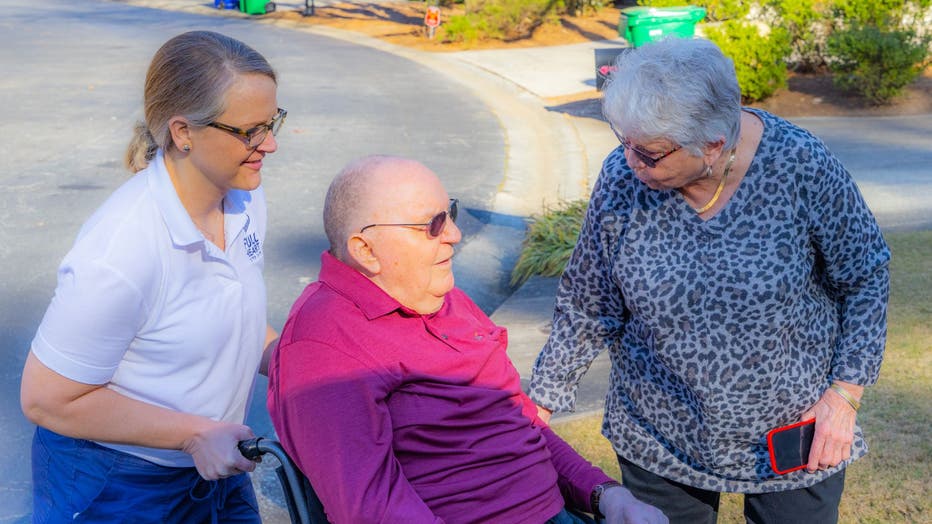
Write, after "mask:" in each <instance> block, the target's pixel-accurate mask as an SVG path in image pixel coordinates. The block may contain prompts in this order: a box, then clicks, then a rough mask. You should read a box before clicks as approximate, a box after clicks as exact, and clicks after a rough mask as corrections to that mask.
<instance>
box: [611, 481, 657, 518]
mask: <svg viewBox="0 0 932 524" xmlns="http://www.w3.org/2000/svg"><path fill="white" fill-rule="evenodd" d="M599 512H601V513H602V514H603V515H605V522H606V523H607V524H667V523H668V522H669V520H667V517H666V516H665V515H664V514H663V512H662V511H660V510H659V509H657V508H655V507H653V506H651V505H650V504H645V503H643V502H641V501H640V500H638V499H636V498H634V495H632V494H631V492H630V491H628V490H627V489H626V488H624V487H622V486H612V487H610V488H608V489H606V490H605V492H604V493H602V498H601V499H600V500H599Z"/></svg>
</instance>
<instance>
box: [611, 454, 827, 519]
mask: <svg viewBox="0 0 932 524" xmlns="http://www.w3.org/2000/svg"><path fill="white" fill-rule="evenodd" d="M618 464H619V465H620V466H621V481H622V483H623V484H624V486H625V487H626V488H628V490H630V491H631V493H632V494H634V496H635V497H637V498H638V499H639V500H641V501H642V502H646V503H648V504H652V505H654V506H656V507H658V508H660V510H661V511H663V513H664V515H666V516H667V518H668V519H670V524H715V522H716V521H717V520H718V502H719V498H720V495H721V494H720V493H718V492H717V491H707V490H704V489H699V488H694V487H691V486H686V485H684V484H680V483H678V482H674V481H672V480H667V479H665V478H663V477H661V476H659V475H655V474H653V473H651V472H650V471H647V470H646V469H643V468H641V467H639V466H637V465H635V464H633V463H631V462H629V461H627V460H625V459H624V458H622V457H618ZM844 488H845V471H844V470H842V471H840V472H839V473H837V474H835V475H832V476H831V477H829V478H827V479H825V480H823V481H822V482H820V483H818V484H815V485H813V486H810V487H808V488H802V489H793V490H789V491H780V492H777V493H753V494H746V495H745V496H744V518H745V520H747V522H748V523H749V524H834V523H837V522H838V504H839V502H841V493H842V491H843V490H844Z"/></svg>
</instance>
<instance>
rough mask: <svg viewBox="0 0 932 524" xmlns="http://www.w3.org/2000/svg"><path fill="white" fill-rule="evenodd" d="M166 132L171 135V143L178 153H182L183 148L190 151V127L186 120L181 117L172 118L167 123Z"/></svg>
mask: <svg viewBox="0 0 932 524" xmlns="http://www.w3.org/2000/svg"><path fill="white" fill-rule="evenodd" d="M168 130H169V131H171V134H172V143H173V144H174V146H175V148H176V149H178V151H184V150H185V149H184V146H188V151H190V150H191V147H192V146H191V126H190V125H189V124H188V120H187V119H186V118H184V117H181V116H173V117H172V118H171V119H170V120H169V121H168Z"/></svg>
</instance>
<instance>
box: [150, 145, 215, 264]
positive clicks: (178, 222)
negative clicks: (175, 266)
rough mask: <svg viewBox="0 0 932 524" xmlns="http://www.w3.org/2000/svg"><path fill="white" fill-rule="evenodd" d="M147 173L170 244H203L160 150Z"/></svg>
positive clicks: (201, 237)
mask: <svg viewBox="0 0 932 524" xmlns="http://www.w3.org/2000/svg"><path fill="white" fill-rule="evenodd" d="M146 171H147V172H148V182H149V189H150V190H152V194H153V196H154V197H155V202H156V205H158V206H159V210H160V211H161V212H162V219H163V220H164V221H165V225H166V226H167V227H168V234H169V235H171V237H172V242H174V243H175V245H178V246H189V245H192V244H197V243H201V242H204V236H203V235H201V234H200V232H198V230H197V226H195V225H194V221H193V220H191V216H190V215H188V212H187V210H185V208H184V205H182V203H181V199H180V198H179V197H178V192H177V191H175V186H174V185H173V184H172V180H171V176H169V174H168V169H167V168H166V167H165V157H164V156H163V155H162V150H161V149H159V150H158V152H156V154H155V158H153V159H152V160H151V161H150V162H149V167H148V168H147V169H146Z"/></svg>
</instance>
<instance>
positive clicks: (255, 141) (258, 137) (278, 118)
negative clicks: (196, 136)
mask: <svg viewBox="0 0 932 524" xmlns="http://www.w3.org/2000/svg"><path fill="white" fill-rule="evenodd" d="M286 116H288V111H286V110H284V109H282V108H280V107H279V108H278V112H276V113H275V116H274V117H272V120H269V121H268V122H266V123H264V124H259V125H257V126H256V127H251V128H249V129H240V128H238V127H233V126H228V125H226V124H221V123H220V122H208V123H207V124H206V125H207V126H208V127H213V128H216V129H220V130H221V131H226V132H227V133H231V134H233V135H236V136H237V137H239V139H240V140H242V141H243V143H244V144H246V147H248V148H251V149H255V148H257V147H259V145H260V144H262V142H264V141H265V138H266V137H267V136H268V135H269V132H270V131H271V132H272V136H275V135H277V134H278V131H279V130H280V129H281V128H282V124H284V123H285V117H286Z"/></svg>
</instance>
